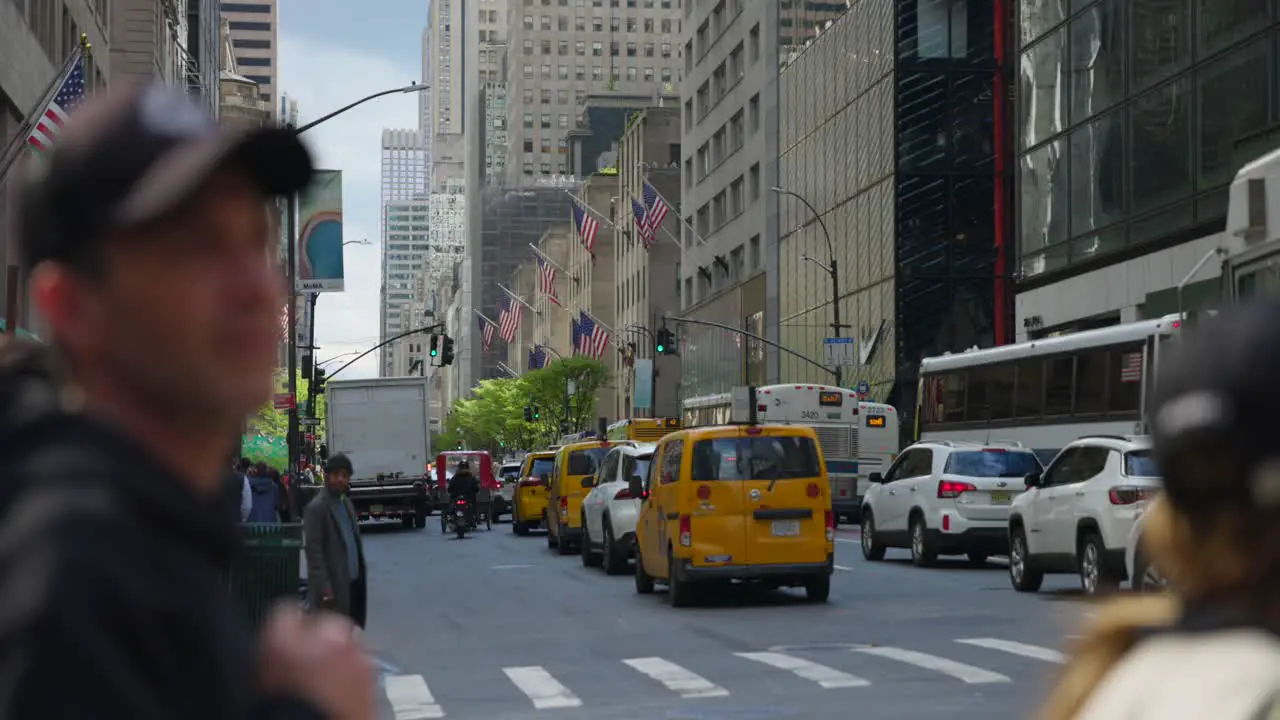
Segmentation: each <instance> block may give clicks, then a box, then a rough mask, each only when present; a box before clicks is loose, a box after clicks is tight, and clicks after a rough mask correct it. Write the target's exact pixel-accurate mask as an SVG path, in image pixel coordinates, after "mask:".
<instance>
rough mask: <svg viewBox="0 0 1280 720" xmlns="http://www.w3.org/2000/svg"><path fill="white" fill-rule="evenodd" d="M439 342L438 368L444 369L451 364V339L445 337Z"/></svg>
mask: <svg viewBox="0 0 1280 720" xmlns="http://www.w3.org/2000/svg"><path fill="white" fill-rule="evenodd" d="M441 340H442V342H441V344H442V345H443V347H442V348H441V349H440V367H446V366H448V365H452V364H453V338H451V337H449V336H448V335H445V336H444V337H443V338H442V339H441Z"/></svg>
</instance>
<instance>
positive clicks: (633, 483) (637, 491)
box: [627, 475, 645, 498]
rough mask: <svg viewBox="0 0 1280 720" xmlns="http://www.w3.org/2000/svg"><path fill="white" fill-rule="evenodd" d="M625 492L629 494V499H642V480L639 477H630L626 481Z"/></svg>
mask: <svg viewBox="0 0 1280 720" xmlns="http://www.w3.org/2000/svg"><path fill="white" fill-rule="evenodd" d="M627 492H629V493H631V497H634V498H644V496H645V492H644V480H642V479H640V476H639V475H632V476H631V479H630V480H628V481H627Z"/></svg>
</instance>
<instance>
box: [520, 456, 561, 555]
mask: <svg viewBox="0 0 1280 720" xmlns="http://www.w3.org/2000/svg"><path fill="white" fill-rule="evenodd" d="M555 456H556V454H555V453H554V452H552V451H550V450H546V451H542V452H532V453H529V454H528V455H526V456H525V458H524V460H523V461H522V462H521V463H520V475H519V478H518V481H517V482H516V492H515V495H514V496H513V497H512V498H511V532H513V533H515V534H517V535H528V534H529V531H530V530H532V529H533V528H536V527H538V526H540V525H543V524H544V523H546V521H547V488H548V486H550V485H551V466H552V464H553V462H554V460H555Z"/></svg>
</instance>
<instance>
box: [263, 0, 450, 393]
mask: <svg viewBox="0 0 1280 720" xmlns="http://www.w3.org/2000/svg"><path fill="white" fill-rule="evenodd" d="M427 7H428V6H427V0H362V1H361V2H352V1H351V0H280V2H279V31H278V38H277V41H278V43H279V55H278V60H279V64H280V89H281V91H282V92H283V93H284V94H286V95H287V96H288V97H289V98H291V99H293V100H296V101H297V102H298V112H299V117H300V122H303V123H305V122H307V121H309V120H312V119H314V118H317V117H319V116H321V115H324V114H326V113H329V112H332V111H333V110H336V109H338V108H340V107H342V106H344V105H347V104H348V103H351V102H352V101H355V100H358V99H360V98H362V97H364V96H366V95H369V94H371V93H375V92H378V91H379V90H386V89H389V88H394V87H399V86H402V85H408V84H409V83H410V82H414V81H418V82H421V80H422V78H421V77H420V75H421V74H422V62H421V57H422V54H421V44H422V30H423V28H425V27H426V25H427ZM417 125H418V98H417V95H412V94H410V95H390V96H388V97H385V98H380V99H377V100H373V101H371V102H369V103H367V104H365V105H361V106H360V107H358V108H356V109H354V110H351V111H349V112H347V113H345V114H343V115H340V116H339V117H337V118H334V119H333V120H330V121H328V122H326V123H324V124H323V125H319V126H317V127H316V128H314V129H312V130H308V131H307V133H306V135H305V136H304V137H305V138H306V140H307V143H308V145H310V146H311V150H312V152H313V153H315V155H316V158H317V162H318V164H319V166H320V167H323V168H327V169H334V170H341V171H342V174H343V178H342V183H343V216H344V217H343V223H344V228H343V233H344V239H346V240H361V239H365V238H368V240H369V241H370V242H371V243H373V244H372V245H369V246H363V245H348V246H346V248H345V252H346V255H345V258H344V259H345V265H346V292H342V293H322V294H321V295H320V299H319V300H318V302H317V308H316V340H317V343H316V344H317V345H319V346H320V348H321V349H320V350H319V351H317V353H316V354H317V356H318V359H319V360H321V361H324V360H325V359H328V358H330V357H334V356H337V355H342V354H344V353H355V352H356V351H363V350H366V349H368V348H370V347H372V346H373V345H376V344H377V343H378V289H379V284H380V282H381V277H380V274H381V260H380V257H381V248H380V247H379V243H380V240H381V238H380V237H379V229H378V216H379V213H380V209H379V203H380V201H381V200H380V176H381V167H380V165H381V157H380V154H381V152H380V150H381V142H382V129H383V128H416V127H417ZM351 357H354V354H353V355H351ZM339 365H341V362H338V363H334V364H331V365H329V366H328V367H329V369H330V370H333V369H336V368H337V367H338V366H339ZM377 374H378V369H377V353H370V354H369V356H368V357H365V358H362V359H361V360H360V361H358V362H357V363H355V364H354V365H352V366H351V367H350V368H348V369H347V370H346V371H344V372H343V373H342V377H343V378H346V379H355V378H362V377H376V376H377Z"/></svg>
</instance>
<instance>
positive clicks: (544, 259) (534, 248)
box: [529, 243, 578, 282]
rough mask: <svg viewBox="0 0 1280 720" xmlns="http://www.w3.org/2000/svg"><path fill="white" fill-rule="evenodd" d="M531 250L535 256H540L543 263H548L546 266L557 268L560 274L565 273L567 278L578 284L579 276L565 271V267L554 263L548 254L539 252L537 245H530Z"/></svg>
mask: <svg viewBox="0 0 1280 720" xmlns="http://www.w3.org/2000/svg"><path fill="white" fill-rule="evenodd" d="M529 249H530V250H532V251H533V254H535V255H537V256H538V257H540V258H542V262H544V263H546V264H548V265H550V266H551V267H553V268H555V269H557V270H559V271H560V272H562V273H564V274H565V275H566V276H567V277H569V278H570V279H572V280H573V281H574V282H578V276H577V275H574V274H573V273H571V272H569V271H568V270H565V269H564V267H563V266H561V265H560V264H559V263H557V262H556V261H554V260H552V259H551V258H549V257H547V254H546V253H544V252H542V251H541V250H539V249H538V246H537V245H534V244H533V243H529Z"/></svg>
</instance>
